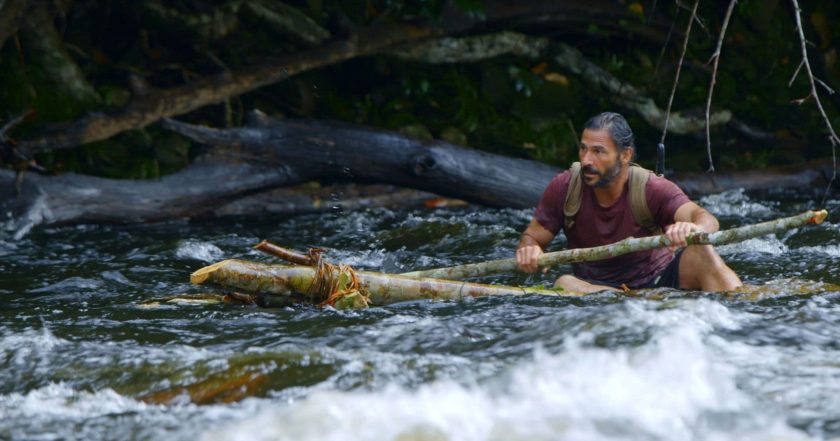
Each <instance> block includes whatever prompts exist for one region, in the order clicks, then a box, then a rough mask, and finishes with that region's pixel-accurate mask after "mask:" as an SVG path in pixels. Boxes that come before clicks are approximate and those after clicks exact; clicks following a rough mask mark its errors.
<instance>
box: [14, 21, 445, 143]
mask: <svg viewBox="0 0 840 441" xmlns="http://www.w3.org/2000/svg"><path fill="white" fill-rule="evenodd" d="M441 32H442V31H441V30H440V29H438V28H432V27H422V26H416V25H411V24H400V25H394V26H385V27H381V28H375V29H368V30H366V31H364V32H362V33H360V34H358V35H355V36H352V37H350V38H348V39H346V40H342V41H338V42H335V43H331V44H328V45H326V46H323V47H320V48H318V49H310V50H306V51H304V52H300V53H296V54H293V55H291V56H287V57H284V58H282V59H280V60H277V61H274V62H271V63H267V64H263V65H259V66H251V67H246V68H240V69H238V70H236V71H233V72H230V73H227V72H224V73H222V74H220V75H217V76H215V77H209V78H204V79H201V80H198V81H195V82H192V83H189V84H185V85H183V86H179V87H174V88H170V89H165V90H157V91H155V92H153V93H150V94H148V95H144V96H142V97H135V99H134V100H133V101H132V102H131V103H130V104H129V105H128V106H127V107H126V108H124V109H122V110H121V111H118V112H115V113H107V114H104V113H95V114H89V115H87V116H86V117H84V118H81V119H80V120H78V121H76V122H74V123H72V124H67V125H59V126H54V127H53V128H51V129H50V130H48V131H47V133H46V135H44V136H41V137H38V138H32V139H24V140H21V141H20V142H19V150H20V152H21V153H22V154H24V155H26V156H27V157H31V156H32V155H34V154H36V153H39V152H42V151H46V150H52V149H61V148H69V147H75V146H77V145H80V144H85V143H89V142H94V141H99V140H103V139H107V138H109V137H111V136H113V135H116V134H118V133H121V132H124V131H127V130H134V129H140V128H143V127H145V126H147V125H149V124H152V123H154V122H156V121H158V120H160V119H161V118H166V117H171V116H176V115H182V114H184V113H187V112H190V111H192V110H195V109H198V108H200V107H203V106H206V105H209V104H217V103H220V102H223V101H224V100H225V99H228V98H230V97H232V96H237V95H241V94H243V93H246V92H250V91H252V90H255V89H258V88H260V87H262V86H266V85H269V84H274V83H277V82H280V81H283V80H285V79H287V78H289V77H291V76H294V75H297V74H299V73H301V72H305V71H308V70H312V69H316V68H319V67H324V66H329V65H331V64H335V63H339V62H342V61H345V60H348V59H351V58H355V57H359V56H364V55H370V54H373V53H376V52H379V51H382V50H384V49H386V48H389V47H391V46H394V45H398V44H403V43H406V42H409V41H420V40H423V39H426V38H429V37H433V36H437V35H439V34H440V33H441Z"/></svg>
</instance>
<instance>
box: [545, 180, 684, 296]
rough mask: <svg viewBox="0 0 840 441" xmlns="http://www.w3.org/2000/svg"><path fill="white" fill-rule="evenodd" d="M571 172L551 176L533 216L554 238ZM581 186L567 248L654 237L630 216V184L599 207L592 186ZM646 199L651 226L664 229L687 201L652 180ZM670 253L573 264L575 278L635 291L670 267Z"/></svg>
mask: <svg viewBox="0 0 840 441" xmlns="http://www.w3.org/2000/svg"><path fill="white" fill-rule="evenodd" d="M570 179H571V173H570V172H568V171H566V172H563V173H560V174H559V175H557V176H555V177H554V179H552V180H551V183H549V184H548V187H546V189H545V192H544V193H543V195H542V199H540V203H539V205H537V209H536V211H535V213H534V219H536V220H537V222H539V223H540V225H542V226H543V228H545V229H547V230H549V231H551V232H552V233H554V234H555V235H556V234H557V233H558V232H560V230H561V229H565V228H564V223H565V216H564V215H563V204H564V202H565V201H566V191H567V190H568V188H569V180H570ZM581 187H582V192H583V193H582V194H581V203H580V211H578V213H577V215H575V223H574V225H573V226H572V228H571V229H570V230H571V231H564V233H565V234H566V240H567V241H568V247H569V248H589V247H595V246H600V245H607V244H611V243H615V242H618V241H620V240H622V239H625V238H628V237H631V236H632V237H643V236H652V235H653V233H652V232H650V231H648V230H647V229H645V228H642V227H640V226H639V225H638V224H637V223H636V219H635V218H634V217H633V211H632V210H631V208H630V201H629V197H628V187H629V186H628V185H627V184H625V185H624V191H623V192H622V193H621V197H620V198H619V199H618V201H616V203H615V204H613V205H612V206H610V207H601V206H599V205H598V201H597V199H596V198H595V193H594V191H593V190H592V187H590V186H588V185H586V184H584V185H582V186H581ZM645 198H646V199H647V204H648V208H649V209H650V212H651V214H652V215H653V219H654V222H655V223H656V224H657V225H659V226H661V227H662V228H663V229H665V227H666V226H667V225H670V224H672V223H674V214H675V213H676V212H677V209H678V208H679V207H680V206H682V205H683V204H685V203H686V202H690V199H689V198H688V196H686V195H685V193H683V191H682V190H680V188H679V187H677V186H676V184H674V183H673V182H671V181H669V180H667V179H665V178H660V177H658V176H653V175H652V176H651V177H650V179H648V182H647V186H646V187H645ZM673 258H674V254H673V253H672V252H671V251H669V250H668V249H667V248H658V249H655V250H650V251H638V252H635V253H629V254H624V255H622V256H617V257H612V258H609V259H604V260H598V261H594V262H581V263H575V264H573V265H572V267H573V268H574V272H575V275H576V276H577V277H580V278H583V279H587V280H589V281H600V282H604V283H605V284H608V285H613V286H619V285H621V284H622V283H624V284H627V286H629V287H639V286H642V285H644V284H646V283H648V282H650V281H651V280H652V279H653V278H654V277H656V275H657V274H659V273H660V272H661V271H662V270H664V269H665V267H666V266H668V263H670V262H671V260H673Z"/></svg>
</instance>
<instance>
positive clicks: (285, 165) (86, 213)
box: [0, 119, 832, 237]
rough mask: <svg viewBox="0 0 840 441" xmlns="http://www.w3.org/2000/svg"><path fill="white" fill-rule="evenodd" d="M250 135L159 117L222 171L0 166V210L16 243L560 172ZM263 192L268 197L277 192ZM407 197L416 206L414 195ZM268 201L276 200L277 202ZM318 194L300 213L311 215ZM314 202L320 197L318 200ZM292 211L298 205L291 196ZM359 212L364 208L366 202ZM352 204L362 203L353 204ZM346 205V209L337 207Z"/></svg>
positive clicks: (721, 176)
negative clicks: (346, 194)
mask: <svg viewBox="0 0 840 441" xmlns="http://www.w3.org/2000/svg"><path fill="white" fill-rule="evenodd" d="M260 124H261V126H260V127H247V128H240V129H231V130H216V129H208V128H205V127H199V126H193V125H189V124H184V123H179V122H175V121H170V122H168V123H167V125H168V127H170V128H172V129H175V130H177V131H179V132H180V133H183V134H185V135H187V136H189V137H191V138H193V139H196V140H199V141H201V142H206V143H209V144H214V145H221V146H224V147H226V149H225V151H226V153H227V154H228V155H229V157H226V158H224V161H225V163H220V162H219V161H215V162H214V161H210V160H200V161H198V162H196V163H195V164H193V165H191V166H189V167H187V168H185V169H184V170H181V171H180V172H177V173H174V174H172V175H169V176H165V177H163V178H160V179H149V180H116V179H105V178H97V177H91V176H84V175H76V174H65V175H60V176H47V175H39V174H36V173H27V174H25V175H23V176H22V179H21V180H20V187H19V190H20V191H19V193H18V191H17V189H18V182H17V179H16V178H17V175H16V173H15V172H14V171H11V170H0V210H2V211H0V212H2V213H3V215H4V216H8V217H7V218H6V222H5V225H4V226H5V229H6V230H7V231H11V232H12V234H13V235H14V236H16V237H21V236H23V235H25V234H26V233H27V232H28V231H29V230H30V229H31V228H32V227H34V226H35V225H38V224H45V225H62V224H76V223H138V222H149V221H160V220H167V219H173V218H183V217H196V216H214V215H227V214H260V213H279V214H289V213H295V212H300V211H296V209H295V208H294V205H295V204H294V203H293V204H291V205H292V206H291V207H290V205H289V204H288V203H287V202H289V201H287V200H285V198H287V197H290V196H289V195H290V192H289V191H283V190H277V189H278V188H280V187H286V186H290V185H295V184H299V183H302V182H306V181H311V180H317V179H326V180H330V181H334V180H337V179H340V180H343V181H360V182H362V183H369V182H381V183H387V184H391V185H397V186H401V187H410V188H414V189H417V190H421V191H427V192H432V193H435V194H440V195H444V196H448V197H454V198H458V199H463V200H466V201H468V202H473V203H479V204H483V205H488V206H494V207H518V208H530V207H533V206H534V205H535V204H536V202H537V200H538V199H539V197H540V195H541V194H542V191H543V189H544V188H545V186H546V184H547V183H548V182H549V180H550V179H551V178H552V177H553V176H554V175H555V174H556V173H558V172H559V171H560V170H559V169H556V168H554V167H551V166H548V165H545V164H542V163H538V162H535V161H528V160H523V159H512V158H507V157H503V156H499V155H493V154H490V153H484V152H480V151H477V150H471V149H466V148H462V147H457V146H454V145H451V144H447V143H445V142H440V141H433V142H429V141H422V140H417V139H413V138H408V137H405V136H403V135H400V134H398V133H394V132H386V131H382V130H375V129H370V128H366V127H360V126H353V125H348V124H337V123H326V122H312V121H276V120H271V119H263V121H261V122H260ZM831 167H832V166H831V164H808V165H806V166H804V167H803V168H799V169H795V168H791V169H782V170H762V171H748V172H737V173H726V172H718V173H716V174H705V173H685V174H679V175H676V176H674V179H673V180H674V181H675V182H676V183H677V184H678V185H680V186H681V187H683V188H684V189H685V190H686V191H687V193H688V194H689V195H691V196H698V195H703V194H710V193H718V192H721V191H724V190H729V189H736V188H743V189H745V190H766V189H777V188H790V189H796V190H797V191H799V190H801V189H803V188H808V187H811V186H815V185H823V184H824V183H825V182H827V180H826V179H825V176H830V175H831V170H832V169H831ZM271 191H276V192H279V196H278V195H277V194H273V195H272V193H270V192H271ZM410 197H412V198H413V197H417V199H416V200H418V201H419V199H422V198H423V196H416V195H415V196H410ZM278 198H279V199H278ZM318 200H319V199H318V196H317V195H313V196H311V197H310V199H309V201H311V202H310V203H309V204H308V205H309V208H304V209H303V210H302V211H304V212H312V211H319V210H321V209H322V207H323V205H322V204H320V203H319V202H318ZM320 200H321V201H323V198H320ZM301 201H302V202H300V203H298V204H297V206H298V207H304V206H306V205H307V202H306V200H305V197H304V199H301ZM368 201H369V202H368V203H367V204H368V205H367V206H370V204H371V203H375V202H374V201H373V200H368ZM357 206H359V207H361V206H365V203H363V202H362V201H361V200H359V204H358V205H357ZM347 208H348V209H351V208H353V205H352V204H350V206H348V207H347Z"/></svg>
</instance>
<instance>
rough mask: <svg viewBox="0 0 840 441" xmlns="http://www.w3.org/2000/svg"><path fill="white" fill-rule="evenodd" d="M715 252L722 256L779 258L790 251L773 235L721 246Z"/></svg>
mask: <svg viewBox="0 0 840 441" xmlns="http://www.w3.org/2000/svg"><path fill="white" fill-rule="evenodd" d="M717 250H718V253H720V254H721V255H722V256H726V255H733V254H747V255H771V256H780V255H782V254H785V253H787V252H788V251H790V249H789V248H788V246H787V245H785V244H784V242H782V241H781V240H779V239H778V238H777V237H776V236H775V235H772V236H766V237H758V238H754V239H749V240H745V241H743V242H738V243H733V244H729V245H723V246H720V247H717Z"/></svg>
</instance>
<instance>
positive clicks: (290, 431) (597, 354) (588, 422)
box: [202, 326, 804, 441]
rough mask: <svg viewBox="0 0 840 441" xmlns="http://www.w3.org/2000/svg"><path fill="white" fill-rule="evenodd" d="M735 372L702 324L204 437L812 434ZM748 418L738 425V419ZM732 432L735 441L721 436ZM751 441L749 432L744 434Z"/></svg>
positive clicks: (314, 401)
mask: <svg viewBox="0 0 840 441" xmlns="http://www.w3.org/2000/svg"><path fill="white" fill-rule="evenodd" d="M734 372H735V370H734V368H733V366H732V365H730V364H728V363H727V362H726V361H725V360H723V359H721V358H720V357H719V355H718V354H716V353H715V351H714V350H713V348H710V347H709V346H708V345H707V344H706V343H705V340H704V337H703V333H702V332H700V331H699V330H698V329H697V328H695V327H692V326H682V327H677V328H672V329H671V332H669V333H667V334H663V335H659V336H657V337H656V338H654V339H652V340H651V341H650V342H649V343H647V344H645V345H643V346H641V347H637V348H631V349H621V350H608V349H600V348H591V347H582V346H579V345H577V344H571V345H569V346H568V347H567V348H566V349H565V350H564V351H563V352H561V353H558V354H549V353H547V352H545V351H541V350H538V351H537V352H536V353H535V355H534V357H533V358H532V359H530V360H525V361H523V362H520V363H517V364H515V365H513V366H511V368H510V369H509V370H508V371H507V372H505V373H503V374H502V375H500V376H498V377H496V378H494V379H492V380H491V381H488V382H486V383H484V384H475V383H472V384H470V383H467V384H462V383H456V382H452V381H446V380H442V381H436V382H432V383H428V384H424V385H421V386H420V387H418V388H417V389H407V388H404V387H400V386H396V385H389V386H387V387H385V388H383V389H382V390H378V391H370V392H365V391H347V392H339V391H318V392H315V393H313V394H312V395H310V396H309V397H307V398H305V399H302V400H300V401H292V402H289V403H287V404H285V405H277V404H268V403H266V405H265V406H263V409H262V410H261V412H260V413H258V414H257V415H256V416H250V415H249V416H245V417H244V418H243V419H242V420H240V421H238V422H235V423H232V424H230V425H228V426H227V427H224V428H223V429H221V430H215V429H214V430H212V431H207V432H205V433H204V434H203V436H202V438H203V439H205V440H210V441H213V440H240V439H241V440H261V439H266V440H268V439H272V440H299V441H304V440H346V439H364V440H404V439H419V440H465V441H466V440H470V441H471V440H476V441H478V440H482V441H484V440H487V441H495V440H510V441H515V440H582V439H585V440H614V439H625V440H636V439H638V440H705V439H708V440H713V439H727V438H728V439H745V438H744V437H747V438H749V437H751V438H752V439H769V438H770V437H771V436H784V437H786V438H788V439H803V438H804V437H803V436H802V434H801V433H799V432H797V431H795V430H793V429H791V428H788V427H786V426H784V425H779V424H771V422H772V421H774V420H775V419H776V418H777V417H778V415H776V414H774V413H773V411H768V410H766V409H764V410H762V409H760V408H758V407H757V405H756V403H754V402H752V401H751V400H750V398H749V397H747V396H745V395H744V394H743V393H742V392H741V391H740V390H739V389H738V387H737V385H736V382H735V379H734ZM733 421H737V423H732V422H733ZM731 424H735V426H736V427H734V428H733V427H732V426H731ZM722 433H727V436H726V437H721V434H722ZM741 435H743V437H741Z"/></svg>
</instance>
